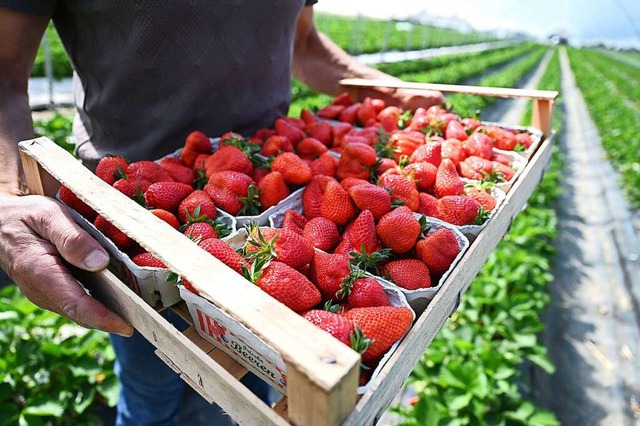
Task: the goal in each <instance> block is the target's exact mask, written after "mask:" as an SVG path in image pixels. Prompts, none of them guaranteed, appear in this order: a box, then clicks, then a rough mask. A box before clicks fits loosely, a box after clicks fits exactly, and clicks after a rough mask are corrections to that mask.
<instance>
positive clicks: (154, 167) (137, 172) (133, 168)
mask: <svg viewBox="0 0 640 426" xmlns="http://www.w3.org/2000/svg"><path fill="white" fill-rule="evenodd" d="M126 175H127V178H128V179H129V180H132V181H137V182H143V181H148V182H150V183H156V182H173V179H172V178H171V176H170V175H169V173H167V171H166V170H165V169H163V168H162V166H160V165H159V164H156V163H154V162H153V161H136V162H135V163H131V164H129V166H128V167H127V170H126ZM145 192H146V191H145Z"/></svg>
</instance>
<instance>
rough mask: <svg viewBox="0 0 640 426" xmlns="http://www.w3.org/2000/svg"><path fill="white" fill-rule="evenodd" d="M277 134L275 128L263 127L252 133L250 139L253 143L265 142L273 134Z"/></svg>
mask: <svg viewBox="0 0 640 426" xmlns="http://www.w3.org/2000/svg"><path fill="white" fill-rule="evenodd" d="M275 134H276V131H275V130H272V129H267V128H265V127H263V128H262V129H258V130H256V131H255V132H254V133H253V135H251V138H250V139H249V140H250V141H251V142H252V143H258V144H262V143H263V142H265V141H266V140H267V139H269V138H270V137H271V136H273V135H275Z"/></svg>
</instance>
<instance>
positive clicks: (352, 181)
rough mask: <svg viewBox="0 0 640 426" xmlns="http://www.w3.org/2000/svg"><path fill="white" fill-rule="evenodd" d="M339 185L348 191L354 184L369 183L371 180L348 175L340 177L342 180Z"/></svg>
mask: <svg viewBox="0 0 640 426" xmlns="http://www.w3.org/2000/svg"><path fill="white" fill-rule="evenodd" d="M340 185H342V187H343V188H344V189H346V190H347V191H348V190H350V189H351V188H353V187H354V186H358V185H371V182H369V181H368V180H364V179H359V178H355V177H348V178H345V179H342V181H341V182H340Z"/></svg>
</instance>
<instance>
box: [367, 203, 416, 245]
mask: <svg viewBox="0 0 640 426" xmlns="http://www.w3.org/2000/svg"><path fill="white" fill-rule="evenodd" d="M376 231H377V233H378V237H379V238H380V240H381V241H382V244H383V245H384V246H385V247H389V248H390V249H391V250H393V252H394V253H397V254H402V253H407V252H409V251H411V249H413V246H415V244H416V241H417V240H418V237H420V233H421V232H422V226H421V225H420V222H419V221H418V219H416V218H415V216H413V213H412V212H411V210H409V209H408V208H407V207H404V206H403V207H399V208H397V209H395V210H393V211H391V212H390V213H387V214H386V215H384V216H382V218H380V221H379V222H378V225H377V226H376Z"/></svg>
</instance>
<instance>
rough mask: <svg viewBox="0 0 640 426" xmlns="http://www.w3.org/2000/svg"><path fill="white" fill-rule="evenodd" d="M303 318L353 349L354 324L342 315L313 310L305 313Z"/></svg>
mask: <svg viewBox="0 0 640 426" xmlns="http://www.w3.org/2000/svg"><path fill="white" fill-rule="evenodd" d="M302 316H303V318H304V319H306V320H307V321H309V322H311V323H312V324H313V325H315V326H316V327H318V328H320V329H321V330H324V331H326V332H327V333H329V334H330V335H332V336H333V337H335V338H336V339H338V340H340V341H341V342H342V343H344V344H345V345H347V346H349V347H351V336H352V335H353V332H354V330H353V322H351V321H349V320H347V319H346V318H344V317H343V316H342V315H338V314H335V313H333V312H329V311H323V310H319V309H313V310H311V311H308V312H305V313H304V314H302Z"/></svg>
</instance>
